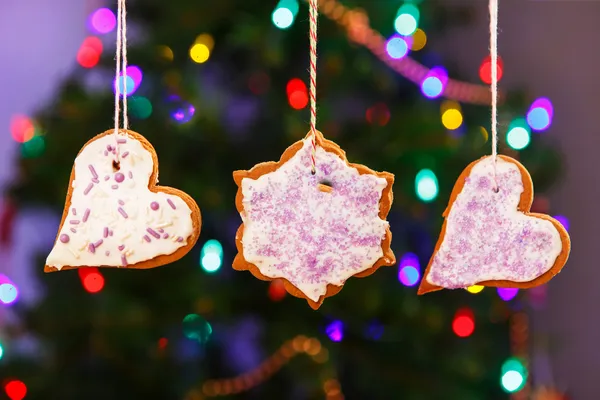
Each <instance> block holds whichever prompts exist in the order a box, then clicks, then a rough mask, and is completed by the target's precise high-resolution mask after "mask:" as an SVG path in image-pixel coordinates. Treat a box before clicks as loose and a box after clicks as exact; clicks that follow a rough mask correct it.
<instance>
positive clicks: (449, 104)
mask: <svg viewBox="0 0 600 400" xmlns="http://www.w3.org/2000/svg"><path fill="white" fill-rule="evenodd" d="M452 108H454V109H456V110H459V111H460V109H461V108H460V104H458V103H457V102H456V101H454V100H444V101H442V104H441V105H440V115H444V113H445V112H446V111H447V110H450V109H452Z"/></svg>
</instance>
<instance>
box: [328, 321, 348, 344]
mask: <svg viewBox="0 0 600 400" xmlns="http://www.w3.org/2000/svg"><path fill="white" fill-rule="evenodd" d="M325 333H326V334H327V336H329V339H331V340H332V341H333V342H341V341H342V339H343V338H344V324H343V323H342V321H333V322H331V323H330V324H329V325H327V327H326V328H325Z"/></svg>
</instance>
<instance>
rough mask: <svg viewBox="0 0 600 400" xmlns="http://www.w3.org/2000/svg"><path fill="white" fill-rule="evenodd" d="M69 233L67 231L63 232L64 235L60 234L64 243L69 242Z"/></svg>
mask: <svg viewBox="0 0 600 400" xmlns="http://www.w3.org/2000/svg"><path fill="white" fill-rule="evenodd" d="M69 239H70V238H69V235H67V234H66V233H63V234H62V235H60V241H61V242H62V243H69Z"/></svg>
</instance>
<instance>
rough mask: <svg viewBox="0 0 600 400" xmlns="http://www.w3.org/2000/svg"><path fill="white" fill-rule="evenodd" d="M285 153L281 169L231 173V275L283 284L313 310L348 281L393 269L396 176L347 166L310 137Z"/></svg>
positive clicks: (330, 147)
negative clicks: (234, 222) (390, 218)
mask: <svg viewBox="0 0 600 400" xmlns="http://www.w3.org/2000/svg"><path fill="white" fill-rule="evenodd" d="M316 143H317V148H316V153H315V160H316V171H315V174H314V175H313V174H312V173H311V165H312V164H311V153H312V136H311V135H310V134H309V135H307V137H306V138H304V139H303V140H300V141H298V142H296V143H295V144H293V145H292V146H290V147H289V148H288V149H287V150H286V151H285V152H284V153H283V155H282V157H281V160H280V161H279V162H267V163H262V164H258V165H256V166H255V167H254V168H252V169H251V170H249V171H236V172H234V179H235V182H236V184H237V185H238V187H239V189H238V192H237V196H236V206H237V208H238V211H239V212H240V215H241V217H242V220H243V224H242V225H241V226H240V228H239V230H238V232H237V235H236V242H237V248H238V255H237V256H236V258H235V260H234V262H233V268H234V269H236V270H249V271H250V272H251V273H252V274H253V275H254V276H256V277H257V278H259V279H262V280H273V279H278V278H281V279H283V281H284V282H285V287H286V290H287V291H288V292H289V293H291V294H292V295H294V296H296V297H301V298H305V299H306V300H307V301H308V303H309V305H310V306H311V307H312V308H313V309H317V308H318V307H319V306H320V305H321V304H322V303H323V300H324V299H325V298H326V297H329V296H333V295H334V294H336V293H337V292H339V291H340V290H341V288H342V286H343V285H344V283H345V282H346V280H347V279H348V278H350V277H352V276H357V277H364V276H368V275H371V274H372V273H373V272H375V271H376V270H377V269H378V268H379V267H380V266H383V265H393V264H394V263H395V261H396V260H395V257H394V254H393V252H392V250H391V249H390V243H391V233H390V229H389V224H388V222H387V221H386V220H385V219H386V217H387V214H388V212H389V210H390V206H391V203H392V197H393V195H392V185H393V182H394V176H393V175H392V174H390V173H387V172H375V171H372V170H370V169H369V168H367V167H365V166H363V165H359V164H350V163H348V160H347V159H346V155H345V153H344V151H343V150H341V148H340V147H339V146H338V145H337V144H335V143H333V142H331V141H329V140H325V139H324V138H323V136H322V134H321V133H320V132H317V133H316Z"/></svg>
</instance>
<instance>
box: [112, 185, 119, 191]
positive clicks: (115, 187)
mask: <svg viewBox="0 0 600 400" xmlns="http://www.w3.org/2000/svg"><path fill="white" fill-rule="evenodd" d="M111 188H112V189H114V190H117V189H118V188H119V185H112V186H111Z"/></svg>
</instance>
